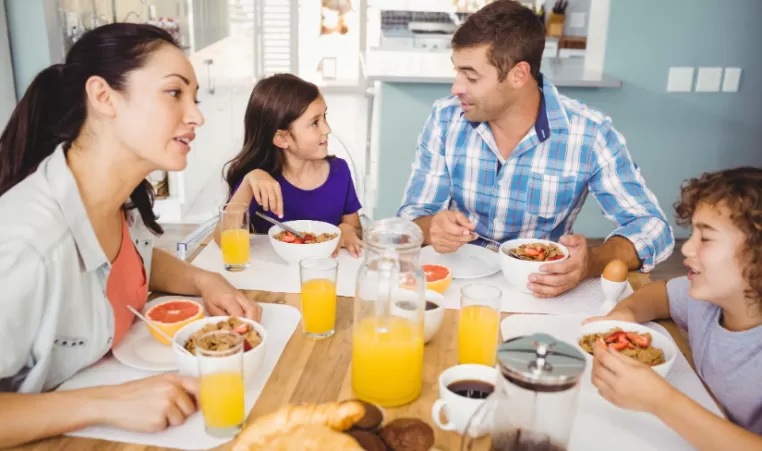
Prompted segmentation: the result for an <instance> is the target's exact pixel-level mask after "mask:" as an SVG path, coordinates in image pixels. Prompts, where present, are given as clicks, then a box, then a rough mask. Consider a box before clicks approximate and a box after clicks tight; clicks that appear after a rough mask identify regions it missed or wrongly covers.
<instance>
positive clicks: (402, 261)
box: [352, 218, 426, 407]
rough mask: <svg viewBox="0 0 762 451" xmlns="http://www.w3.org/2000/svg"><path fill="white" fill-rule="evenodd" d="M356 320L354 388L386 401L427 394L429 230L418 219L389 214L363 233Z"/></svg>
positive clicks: (399, 401)
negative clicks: (423, 264)
mask: <svg viewBox="0 0 762 451" xmlns="http://www.w3.org/2000/svg"><path fill="white" fill-rule="evenodd" d="M363 241H364V242H365V250H364V254H365V262H364V263H363V265H362V266H361V267H360V270H359V271H358V273H357V291H356V296H355V304H354V323H353V326H352V328H353V329H352V390H353V391H354V393H355V396H357V397H358V398H359V399H361V400H363V401H367V402H372V403H375V404H378V405H381V406H385V407H392V406H399V405H403V404H407V403H409V402H411V401H413V400H415V399H416V398H418V396H419V395H420V394H421V385H422V382H423V313H424V309H425V304H426V300H425V294H424V293H425V286H426V284H425V280H426V279H425V276H424V273H423V270H422V269H421V268H420V265H419V264H418V257H419V255H420V252H421V243H423V232H422V231H421V229H420V228H419V227H418V226H417V225H416V224H415V223H413V222H411V221H407V220H405V219H400V218H392V219H384V220H381V221H377V222H375V223H373V224H371V225H370V227H368V228H367V229H366V230H365V231H364V236H363Z"/></svg>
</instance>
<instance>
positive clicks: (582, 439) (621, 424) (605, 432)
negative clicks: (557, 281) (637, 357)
mask: <svg viewBox="0 0 762 451" xmlns="http://www.w3.org/2000/svg"><path fill="white" fill-rule="evenodd" d="M584 319H585V316H576V315H575V316H571V315H563V316H548V315H511V316H509V317H507V318H505V319H504V320H503V322H502V323H501V325H500V330H501V332H502V334H503V338H504V339H507V338H512V337H517V336H522V335H531V334H533V333H537V332H543V333H548V334H550V335H552V336H554V337H555V338H557V339H559V340H563V341H566V342H568V343H570V344H573V343H574V342H575V339H576V336H577V333H578V330H579V327H580V325H581V323H582V320H584ZM647 325H648V327H652V328H654V329H657V330H659V331H660V332H663V333H664V334H666V335H667V336H669V333H668V332H667V331H666V330H665V329H664V328H663V327H661V326H659V325H658V324H655V323H648V324H647ZM590 371H591V369H590V368H588V369H587V370H586V374H585V375H584V376H583V380H582V385H581V388H580V396H579V402H578V410H577V418H576V420H575V422H574V429H573V431H572V437H571V441H570V443H569V451H587V450H592V449H607V450H609V449H616V450H617V451H629V450H632V451H648V450H665V449H668V450H670V451H679V450H692V449H694V448H693V447H692V446H691V445H690V444H689V443H688V442H686V441H685V440H683V439H682V438H680V436H679V435H677V433H675V432H673V431H672V430H671V429H669V428H668V427H667V426H666V425H664V423H662V422H661V420H659V419H658V418H656V417H655V416H653V415H650V414H647V413H642V412H631V411H628V410H624V409H620V408H618V407H616V406H614V405H613V404H611V403H609V402H608V401H606V400H605V399H604V398H602V397H601V396H600V395H599V394H598V390H597V389H596V388H595V387H594V386H593V384H592V383H591V382H590V375H589V374H590ZM667 380H668V381H669V382H670V383H671V384H672V385H673V386H675V387H676V388H677V389H679V390H680V391H682V392H683V393H685V394H686V395H688V396H690V397H691V398H692V399H694V400H695V401H696V402H698V403H699V404H701V405H702V406H704V407H705V408H707V409H708V410H710V411H711V412H713V413H714V414H716V415H718V416H721V417H722V416H723V414H722V412H721V411H720V409H719V408H718V407H717V404H716V403H715V402H714V400H713V399H712V397H711V396H710V395H709V393H708V392H707V391H706V389H705V388H704V385H703V384H702V383H701V380H700V379H699V377H698V376H697V375H696V373H695V372H693V370H692V369H691V367H690V364H689V363H688V361H687V360H686V359H685V357H684V356H683V354H682V353H678V355H677V359H676V360H675V363H674V365H673V366H672V368H671V369H670V371H669V374H667Z"/></svg>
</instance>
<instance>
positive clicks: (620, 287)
mask: <svg viewBox="0 0 762 451" xmlns="http://www.w3.org/2000/svg"><path fill="white" fill-rule="evenodd" d="M626 287H627V280H625V281H624V282H614V281H611V280H608V279H606V278H605V277H603V276H601V291H603V306H602V309H603V311H604V314H606V315H607V314H608V313H609V312H610V311H611V310H613V309H614V307H616V304H617V303H618V302H619V297H620V296H622V293H623V292H624V289H625V288H626Z"/></svg>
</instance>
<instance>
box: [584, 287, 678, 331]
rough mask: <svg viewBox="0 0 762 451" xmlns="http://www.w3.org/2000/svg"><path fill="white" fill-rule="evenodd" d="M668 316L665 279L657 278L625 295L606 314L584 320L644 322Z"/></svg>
mask: <svg viewBox="0 0 762 451" xmlns="http://www.w3.org/2000/svg"><path fill="white" fill-rule="evenodd" d="M669 317H670V312H669V296H668V294H667V281H666V280H658V281H656V282H652V283H649V284H648V285H646V286H645V287H643V288H641V289H640V290H638V291H636V292H635V293H633V294H632V295H630V296H629V297H627V299H625V300H623V301H622V302H620V303H619V304H617V306H616V307H614V309H613V310H612V311H610V312H609V313H608V315H606V316H598V317H595V318H590V319H588V320H586V321H585V322H590V321H598V320H603V319H615V320H620V321H632V322H636V323H645V322H647V321H652V320H655V319H668V318H669Z"/></svg>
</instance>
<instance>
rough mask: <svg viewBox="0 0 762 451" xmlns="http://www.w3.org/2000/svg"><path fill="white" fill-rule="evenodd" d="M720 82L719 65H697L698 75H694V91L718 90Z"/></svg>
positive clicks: (720, 72) (720, 70) (720, 69)
mask: <svg viewBox="0 0 762 451" xmlns="http://www.w3.org/2000/svg"><path fill="white" fill-rule="evenodd" d="M721 84H722V68H721V67H699V70H698V77H696V92H720V85H721Z"/></svg>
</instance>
